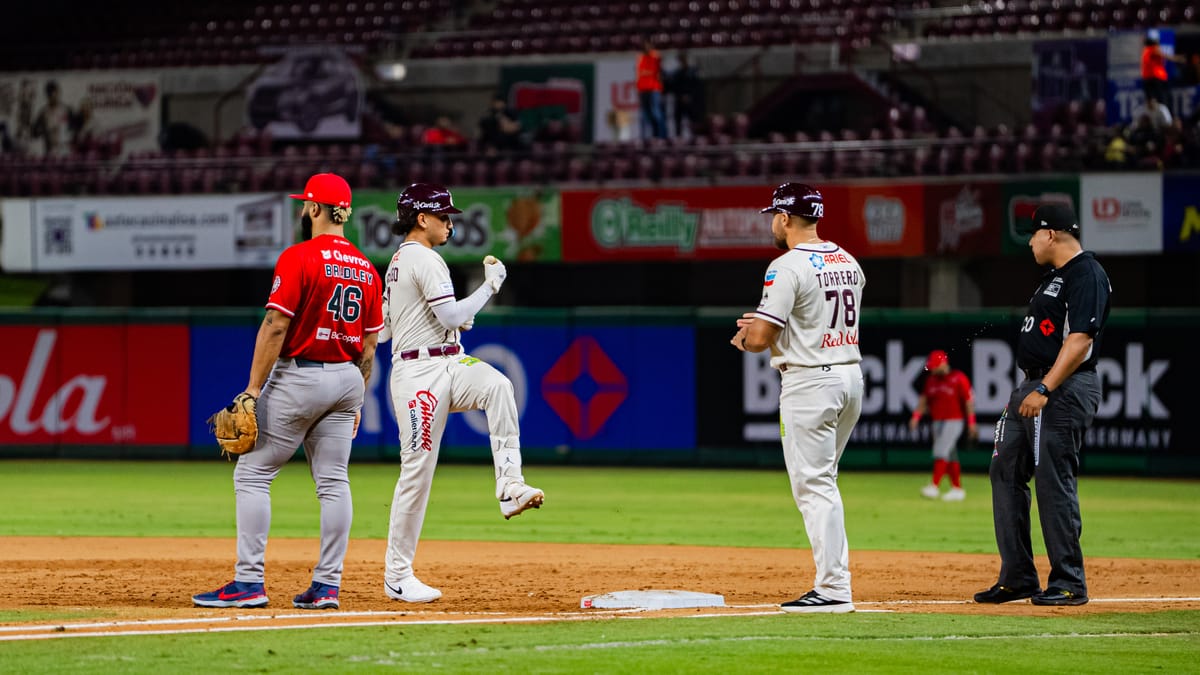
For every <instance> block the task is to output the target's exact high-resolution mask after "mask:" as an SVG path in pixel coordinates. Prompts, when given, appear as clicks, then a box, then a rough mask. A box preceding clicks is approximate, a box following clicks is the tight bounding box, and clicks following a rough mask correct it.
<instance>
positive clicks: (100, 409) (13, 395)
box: [0, 324, 244, 446]
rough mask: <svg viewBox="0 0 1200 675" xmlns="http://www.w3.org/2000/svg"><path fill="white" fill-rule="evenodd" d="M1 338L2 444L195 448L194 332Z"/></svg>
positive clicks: (72, 331)
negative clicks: (191, 425)
mask: <svg viewBox="0 0 1200 675" xmlns="http://www.w3.org/2000/svg"><path fill="white" fill-rule="evenodd" d="M3 338H4V349H3V350H2V351H0V445H10V446H42V445H50V446H58V445H79V446H130V445H139V446H146V445H155V446H163V445H171V446H182V445H185V444H186V443H187V441H188V436H187V420H188V413H189V408H188V404H189V402H188V331H187V327H186V326H182V325H174V326H171V325H163V326H158V325H136V324H131V325H124V324H121V325H103V324H92V325H66V324H63V325H58V324H48V325H40V326H34V325H6V326H4V327H3ZM243 379H244V374H243Z"/></svg>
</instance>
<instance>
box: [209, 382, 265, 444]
mask: <svg viewBox="0 0 1200 675" xmlns="http://www.w3.org/2000/svg"><path fill="white" fill-rule="evenodd" d="M257 406H258V399H256V398H254V397H253V396H251V395H250V394H247V393H245V392H242V393H240V394H238V395H237V396H236V397H234V399H233V403H230V404H229V405H227V406H225V407H224V408H221V409H220V410H218V411H217V412H215V413H213V415H212V417H209V418H208V430H209V431H211V432H212V433H213V435H215V436H216V437H217V443H218V444H220V446H221V454H222V455H224V456H225V457H227V458H230V459H232V457H233V455H241V454H245V453H247V452H250V451H251V450H253V449H254V442H255V441H256V440H258V416H257V414H256V412H255V409H256V408H257Z"/></svg>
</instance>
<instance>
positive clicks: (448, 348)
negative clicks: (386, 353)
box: [400, 345, 462, 361]
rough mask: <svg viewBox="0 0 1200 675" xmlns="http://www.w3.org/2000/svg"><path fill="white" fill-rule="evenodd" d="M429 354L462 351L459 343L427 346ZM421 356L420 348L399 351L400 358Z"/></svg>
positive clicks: (441, 354)
mask: <svg viewBox="0 0 1200 675" xmlns="http://www.w3.org/2000/svg"><path fill="white" fill-rule="evenodd" d="M428 351H429V355H430V356H454V355H455V354H457V353H459V352H461V351H462V346H461V345H441V346H438V347H429V349H428ZM419 358H421V350H420V349H409V350H408V351H403V352H400V360H402V361H412V360H413V359H419Z"/></svg>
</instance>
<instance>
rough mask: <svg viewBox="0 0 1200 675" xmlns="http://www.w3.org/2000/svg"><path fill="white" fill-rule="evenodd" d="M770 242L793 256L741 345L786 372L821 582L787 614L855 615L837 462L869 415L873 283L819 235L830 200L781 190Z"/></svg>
mask: <svg viewBox="0 0 1200 675" xmlns="http://www.w3.org/2000/svg"><path fill="white" fill-rule="evenodd" d="M763 213H773V214H774V215H773V216H772V219H771V234H772V235H773V237H774V239H775V246H776V247H777V248H780V249H783V250H786V251H787V253H784V254H783V255H781V256H779V257H778V258H776V259H775V260H773V261H771V265H770V267H769V268H768V269H767V274H766V277H765V278H764V279H763V294H762V301H761V302H760V303H759V305H758V309H756V310H755V311H753V312H749V313H747V314H745V315H743V317H742V318H741V319H739V320H738V322H737V324H738V332H737V334H736V335H734V336H733V340H732V342H733V345H734V346H735V347H737V348H738V349H741V350H743V351H750V352H761V351H763V350H765V349H770V350H771V366H772V367H774V368H777V369H779V372H780V374H781V378H782V388H781V390H780V395H779V422H780V431H781V433H782V435H783V457H784V460H785V462H786V464H787V470H788V477H789V478H790V479H791V483H792V496H793V497H794V498H795V500H796V506H797V507H798V508H799V509H800V513H801V515H803V517H804V527H805V530H806V531H807V533H808V540H809V542H810V543H811V544H812V552H813V562H815V563H816V568H817V574H816V581H815V583H814V585H813V589H812V590H811V591H809V592H808V593H806V594H805V595H803V596H801V597H800V598H799V599H797V600H792V601H790V602H785V603H783V604H782V605H781V608H782V609H783V610H784V611H786V612H822V613H836V614H840V613H844V612H853V611H854V604H853V603H852V602H851V593H850V551H849V546H848V544H847V542H846V526H845V518H844V515H843V512H842V496H841V493H840V492H839V491H838V485H837V473H838V461H839V460H840V459H841V457H842V451H843V450H845V449H846V442H847V441H848V440H849V439H850V432H851V431H853V429H854V425H855V424H856V423H857V422H858V417H859V414H860V413H861V412H862V397H863V375H862V369H861V368H860V367H859V365H858V364H859V362H860V361H861V360H862V356H861V355H860V354H859V351H858V317H859V312H860V311H861V307H862V305H861V300H862V290H863V285H864V284H865V282H866V280H865V277H864V276H863V271H862V268H861V267H859V265H858V261H857V260H855V259H854V256H852V255H850V253H848V252H847V251H846V250H844V249H843V248H841V247H840V246H838V245H837V244H835V243H833V242H830V241H825V240H823V239H821V237H819V236H818V235H817V221H818V220H819V219H820V218H821V217H823V216H824V215H825V204H824V201H823V199H822V197H821V193H820V192H818V191H816V190H815V189H813V188H811V187H808V186H807V185H801V184H798V183H784V184H783V185H780V186H779V187H778V188H776V190H775V194H774V196H773V199H772V203H771V206H769V207H767V208H765V209H763Z"/></svg>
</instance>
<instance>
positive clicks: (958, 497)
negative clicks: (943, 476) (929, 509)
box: [942, 488, 967, 502]
mask: <svg viewBox="0 0 1200 675" xmlns="http://www.w3.org/2000/svg"><path fill="white" fill-rule="evenodd" d="M966 498H967V491H966V490H964V489H962V488H950V491H949V492H947V493H946V494H944V495H942V501H944V502H961V501H962V500H964V499H966Z"/></svg>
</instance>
